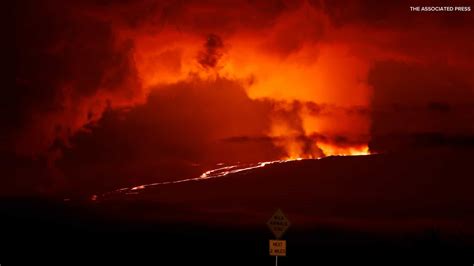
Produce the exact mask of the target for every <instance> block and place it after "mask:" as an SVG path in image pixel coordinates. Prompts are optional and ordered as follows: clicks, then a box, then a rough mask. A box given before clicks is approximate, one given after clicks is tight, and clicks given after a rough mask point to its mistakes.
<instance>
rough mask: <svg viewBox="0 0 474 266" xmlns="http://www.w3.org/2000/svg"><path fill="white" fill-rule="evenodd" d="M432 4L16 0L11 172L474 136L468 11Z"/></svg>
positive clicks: (92, 172)
mask: <svg viewBox="0 0 474 266" xmlns="http://www.w3.org/2000/svg"><path fill="white" fill-rule="evenodd" d="M427 3H429V4H430V5H435V4H445V1H396V2H395V1H394V2H383V3H381V2H380V1H370V0H359V1H243V0H235V1H185V2H183V1H151V0H150V1H149V0H141V1H127V0H123V1H107V0H101V1H99V0H96V1H92V0H90V1H67V2H64V1H56V0H45V1H18V2H17V3H16V4H15V6H14V11H13V14H14V19H15V21H14V28H15V29H14V32H15V35H14V39H15V53H14V58H15V67H14V68H15V72H14V74H15V82H14V87H13V88H11V89H5V91H4V93H5V94H6V95H4V97H3V98H4V99H5V100H6V102H5V104H3V108H4V110H3V111H2V116H3V117H2V118H4V120H5V121H7V122H6V123H4V124H3V125H2V127H3V128H2V132H4V134H2V135H3V136H2V153H4V154H5V156H4V157H5V160H6V162H9V163H10V164H11V165H13V166H14V167H13V168H14V169H11V170H10V171H7V176H8V177H5V180H3V181H4V182H6V184H9V185H10V187H11V186H15V187H18V188H25V187H26V188H28V190H27V191H29V192H28V193H30V192H31V193H37V192H38V191H39V192H40V193H50V192H55V191H62V190H69V191H71V190H72V191H76V190H80V189H82V186H85V187H88V186H90V187H94V189H104V188H109V187H116V186H118V185H119V184H127V183H140V182H144V181H150V180H156V179H163V178H173V177H174V178H178V177H182V176H183V175H191V174H194V173H195V172H199V171H200V170H202V169H205V168H206V167H208V166H209V165H213V164H216V163H219V162H228V163H232V162H237V161H263V160H274V159H280V158H295V157H305V158H313V157H320V156H323V155H333V154H354V153H355V154H357V153H366V152H368V149H369V148H370V150H371V151H373V152H389V151H394V150H404V151H409V150H410V149H415V148H416V149H418V148H420V147H422V148H426V147H440V146H443V147H445V146H446V147H449V148H451V147H453V146H466V145H471V146H472V144H473V136H474V123H473V122H474V76H473V75H472V72H473V65H472V62H473V59H474V54H473V50H472V46H473V43H474V37H473V36H474V23H473V22H474V21H473V20H474V19H473V15H472V12H465V13H461V12H455V13H414V12H410V11H409V6H414V5H425V4H427ZM469 4H470V1H467V0H466V1H450V5H469ZM177 169H179V170H177ZM32 176H35V177H32ZM18 190H20V189H18ZM12 191H14V192H15V191H16V190H12Z"/></svg>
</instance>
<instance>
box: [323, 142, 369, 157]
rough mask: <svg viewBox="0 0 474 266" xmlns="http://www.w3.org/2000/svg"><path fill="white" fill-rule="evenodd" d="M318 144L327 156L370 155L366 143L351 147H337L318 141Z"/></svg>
mask: <svg viewBox="0 0 474 266" xmlns="http://www.w3.org/2000/svg"><path fill="white" fill-rule="evenodd" d="M318 146H319V147H320V148H321V149H322V150H323V152H324V154H325V155H327V156H330V155H338V156H346V155H352V156H356V155H370V151H369V147H368V146H367V145H362V146H352V147H338V146H335V145H330V144H325V143H318Z"/></svg>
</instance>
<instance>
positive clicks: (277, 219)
mask: <svg viewBox="0 0 474 266" xmlns="http://www.w3.org/2000/svg"><path fill="white" fill-rule="evenodd" d="M267 225H268V228H270V231H272V233H273V235H275V237H276V239H277V240H270V242H269V247H270V256H275V266H278V257H279V256H286V240H279V239H280V238H281V237H282V236H283V234H284V233H285V232H286V230H287V229H288V227H290V221H289V220H288V219H287V218H286V216H285V215H284V214H283V212H282V211H281V210H280V209H278V210H277V211H276V212H275V213H274V214H273V215H272V217H271V218H270V220H268V222H267Z"/></svg>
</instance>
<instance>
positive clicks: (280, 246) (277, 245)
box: [270, 240, 286, 256]
mask: <svg viewBox="0 0 474 266" xmlns="http://www.w3.org/2000/svg"><path fill="white" fill-rule="evenodd" d="M270 256H286V240H270Z"/></svg>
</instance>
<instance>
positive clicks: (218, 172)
mask: <svg viewBox="0 0 474 266" xmlns="http://www.w3.org/2000/svg"><path fill="white" fill-rule="evenodd" d="M301 160H303V159H302V158H296V159H286V160H275V161H266V162H258V163H239V164H235V165H229V166H224V167H219V168H216V169H211V170H208V171H206V172H204V173H202V174H201V175H200V176H199V177H194V178H186V179H180V180H173V181H165V182H156V183H150V184H145V185H139V186H133V187H125V188H120V189H116V190H113V191H110V192H106V193H103V194H102V195H100V196H99V197H97V196H95V195H94V196H92V200H96V199H106V198H108V197H110V196H117V195H136V194H139V191H141V190H144V189H148V188H154V187H157V186H162V185H169V184H178V183H184V182H193V181H203V180H207V179H211V178H218V177H224V176H227V175H229V174H235V173H239V172H245V171H249V170H253V169H256V168H262V167H265V166H267V165H270V164H280V163H286V162H291V161H301ZM307 160H311V159H307Z"/></svg>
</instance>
